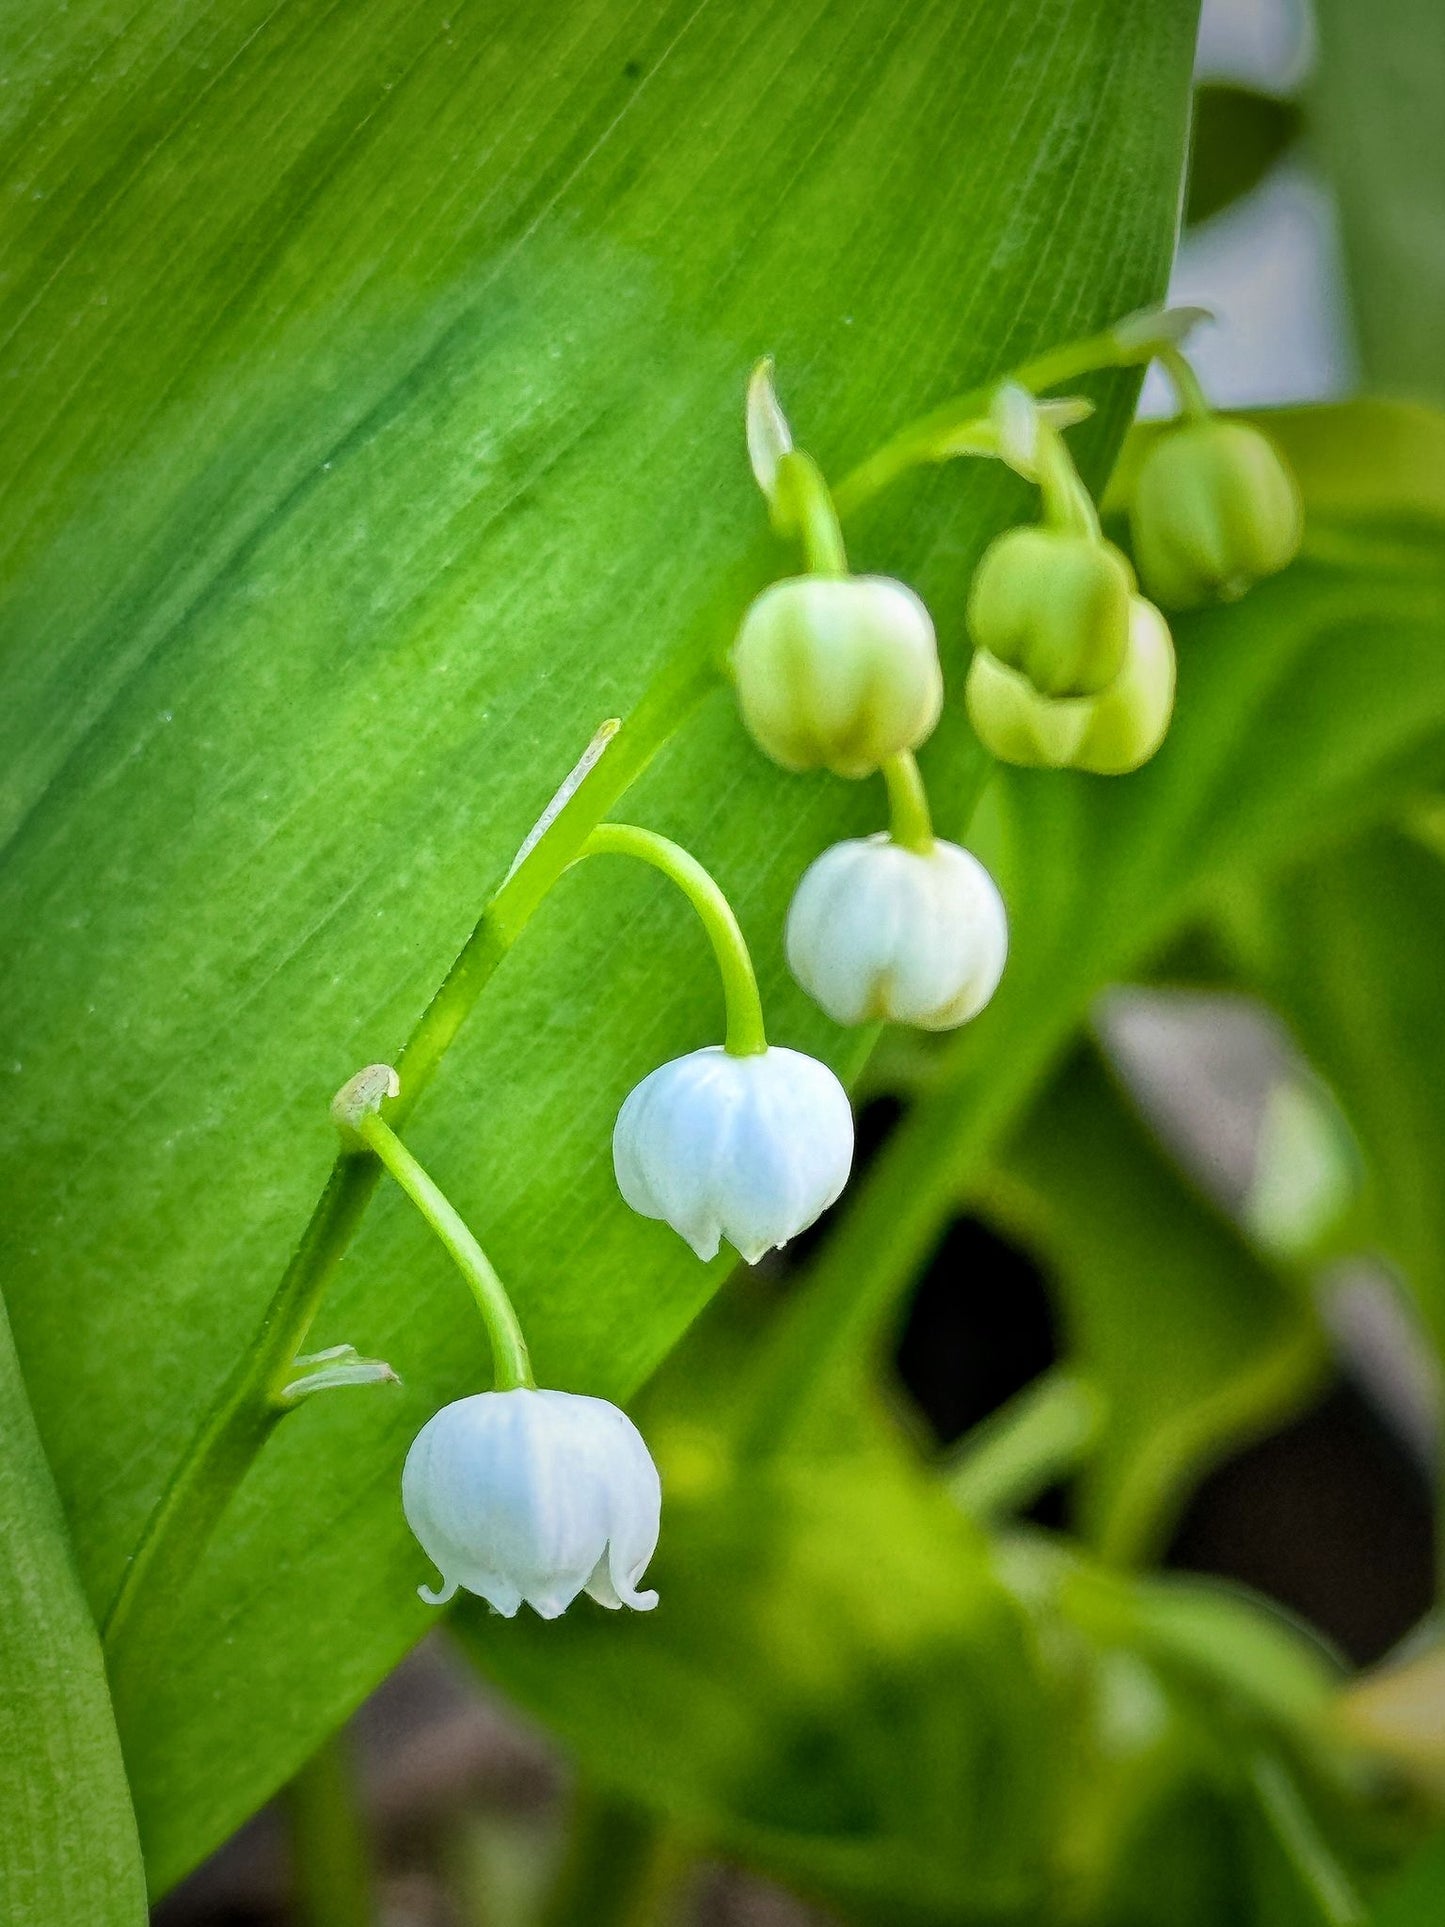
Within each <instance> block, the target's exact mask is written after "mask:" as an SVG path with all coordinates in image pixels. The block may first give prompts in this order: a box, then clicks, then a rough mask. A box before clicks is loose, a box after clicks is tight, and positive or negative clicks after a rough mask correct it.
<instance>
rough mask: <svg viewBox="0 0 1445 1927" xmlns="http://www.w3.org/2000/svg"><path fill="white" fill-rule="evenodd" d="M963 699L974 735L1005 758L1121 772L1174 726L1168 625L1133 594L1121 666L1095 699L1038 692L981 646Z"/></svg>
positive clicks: (1143, 759)
mask: <svg viewBox="0 0 1445 1927" xmlns="http://www.w3.org/2000/svg"><path fill="white" fill-rule="evenodd" d="M965 699H966V701H967V704H968V717H969V721H970V722H971V723H972V724H973V728H974V734H975V735H976V736H977V737H978V739H979V741H980V742H981V743H982V744H983V746H984V748H985V749H987V750H989V751H990V752H991V753H992V754H993V755H995V756H997V757H998V759H999V761H1000V762H1002V763H1017V764H1021V765H1022V766H1023V767H1025V768H1028V769H1083V770H1089V771H1090V772H1092V773H1093V774H1094V775H1096V776H1123V775H1125V774H1126V773H1127V772H1128V771H1129V770H1133V769H1138V767H1139V766H1140V764H1141V763H1147V762H1148V760H1149V758H1150V757H1151V756H1152V755H1153V754H1154V752H1155V750H1156V749H1158V747H1159V745H1160V744H1161V743H1162V742H1163V740H1164V737H1165V733H1166V732H1167V730H1168V728H1169V718H1170V716H1171V714H1172V712H1173V709H1174V644H1173V642H1172V640H1171V638H1170V635H1169V625H1168V624H1167V623H1166V622H1165V620H1164V618H1163V616H1161V615H1160V613H1159V611H1158V610H1157V609H1156V608H1155V607H1154V605H1153V603H1152V602H1146V601H1145V600H1144V598H1143V596H1137V595H1136V596H1131V597H1130V600H1129V648H1128V654H1127V655H1126V657H1125V661H1124V667H1123V668H1122V669H1121V670H1120V672H1119V674H1118V676H1117V677H1116V678H1115V680H1114V681H1113V682H1112V683H1111V684H1110V685H1109V687H1108V688H1107V689H1105V690H1102V691H1101V692H1100V693H1099V694H1098V695H1097V696H1041V695H1040V694H1039V692H1038V691H1037V690H1036V689H1035V688H1034V687H1033V685H1032V683H1030V682H1029V680H1028V679H1027V677H1025V676H1021V675H1020V674H1019V673H1018V671H1017V670H1016V669H1009V668H1007V667H1006V666H1005V665H1004V664H1003V663H1001V662H999V661H997V660H996V659H995V658H994V657H993V656H991V655H990V654H989V653H988V651H987V650H986V649H979V650H977V651H975V653H974V658H973V663H972V666H971V667H970V669H969V672H968V683H967V687H966V690H965Z"/></svg>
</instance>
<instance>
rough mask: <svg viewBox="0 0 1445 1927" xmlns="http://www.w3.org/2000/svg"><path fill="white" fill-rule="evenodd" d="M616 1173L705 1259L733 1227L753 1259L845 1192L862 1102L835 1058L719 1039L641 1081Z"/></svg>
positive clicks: (622, 1125)
mask: <svg viewBox="0 0 1445 1927" xmlns="http://www.w3.org/2000/svg"><path fill="white" fill-rule="evenodd" d="M612 1161H613V1165H614V1167H615V1169H616V1172H617V1184H618V1188H619V1189H620V1190H621V1192H622V1195H623V1197H624V1198H626V1200H627V1202H628V1203H629V1204H630V1205H631V1206H632V1208H633V1210H634V1211H640V1212H641V1213H642V1215H643V1217H645V1218H663V1219H665V1220H666V1221H667V1223H668V1224H670V1225H671V1226H672V1228H673V1230H674V1231H678V1232H680V1233H681V1234H682V1236H683V1237H684V1238H686V1240H687V1242H688V1243H689V1244H690V1245H691V1246H692V1248H693V1250H694V1251H695V1252H696V1253H697V1255H698V1257H699V1258H702V1259H704V1260H706V1259H708V1258H712V1257H715V1256H716V1255H717V1249H718V1245H719V1243H720V1242H721V1240H722V1239H724V1238H726V1239H727V1241H728V1243H729V1244H731V1245H734V1246H736V1248H737V1249H738V1250H739V1251H740V1252H741V1253H742V1255H743V1257H744V1258H746V1260H747V1261H748V1263H749V1264H750V1265H752V1264H756V1263H757V1261H758V1259H759V1258H761V1257H762V1255H763V1253H764V1252H765V1251H770V1250H771V1249H772V1248H773V1247H774V1246H775V1245H784V1244H786V1243H787V1242H788V1240H789V1238H795V1237H796V1236H797V1235H798V1233H799V1232H800V1231H806V1230H807V1228H808V1226H809V1225H810V1224H812V1222H813V1220H814V1219H815V1218H817V1217H818V1216H819V1215H820V1213H822V1212H824V1211H826V1210H827V1208H828V1206H829V1205H830V1204H831V1203H832V1202H833V1200H834V1199H835V1198H836V1197H837V1196H838V1194H839V1192H840V1191H841V1190H842V1189H843V1186H844V1185H845V1184H846V1183H847V1182H848V1172H849V1170H850V1168H851V1166H852V1163H853V1111H852V1107H851V1106H850V1104H849V1102H848V1094H847V1092H846V1091H845V1090H844V1089H843V1086H842V1085H841V1084H840V1083H839V1082H838V1080H837V1078H836V1077H835V1076H834V1075H833V1073H832V1072H831V1071H830V1070H829V1069H828V1067H827V1065H826V1064H820V1063H819V1062H818V1061H817V1059H816V1058H813V1057H805V1056H804V1055H803V1054H802V1052H801V1051H795V1050H781V1049H779V1048H777V1047H776V1046H773V1047H771V1048H769V1049H768V1050H765V1051H761V1052H759V1053H757V1054H756V1055H754V1056H751V1057H735V1056H733V1055H731V1054H730V1053H729V1052H728V1051H726V1050H724V1049H723V1048H722V1046H721V1045H720V1044H712V1045H709V1046H708V1048H707V1049H706V1050H695V1051H692V1052H690V1053H689V1055H688V1056H686V1057H677V1058H674V1059H673V1061H672V1062H671V1063H670V1064H664V1065H662V1067H661V1068H660V1069H659V1070H655V1071H654V1072H653V1073H652V1075H651V1076H650V1077H645V1078H643V1080H642V1082H641V1083H640V1084H639V1085H638V1086H637V1088H636V1090H634V1091H632V1092H631V1093H630V1094H629V1096H628V1098H627V1101H626V1102H625V1103H624V1104H623V1106H622V1109H621V1111H619V1113H618V1116H617V1128H616V1129H615V1130H614V1132H613V1134H612Z"/></svg>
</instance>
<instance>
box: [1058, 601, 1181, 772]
mask: <svg viewBox="0 0 1445 1927" xmlns="http://www.w3.org/2000/svg"><path fill="white" fill-rule="evenodd" d="M1089 709H1090V711H1091V712H1092V713H1091V714H1090V716H1089V720H1088V725H1087V727H1086V728H1085V730H1084V733H1083V735H1082V737H1081V738H1080V740H1079V744H1078V747H1077V749H1076V750H1075V751H1074V754H1073V755H1072V757H1071V758H1070V762H1071V763H1072V765H1073V767H1074V768H1075V769H1086V770H1092V771H1093V773H1094V774H1095V775H1096V776H1124V775H1127V773H1128V772H1129V771H1130V770H1133V769H1138V768H1139V766H1140V764H1141V763H1147V762H1148V760H1149V758H1150V757H1151V756H1152V755H1153V754H1154V752H1155V750H1156V749H1158V747H1159V745H1160V744H1161V743H1162V742H1163V741H1164V738H1165V736H1166V734H1167V733H1168V729H1169V718H1170V717H1171V715H1172V714H1173V713H1174V643H1173V639H1172V638H1171V636H1170V634H1169V625H1168V623H1167V622H1165V620H1164V618H1163V616H1161V615H1160V613H1159V611H1158V610H1157V609H1156V608H1155V607H1154V604H1153V603H1152V602H1146V601H1145V600H1144V598H1143V596H1137V595H1136V596H1134V597H1133V598H1132V600H1131V602H1130V605H1129V654H1128V656H1127V658H1126V660H1125V663H1124V667H1123V669H1122V670H1121V671H1120V673H1119V675H1118V677H1117V678H1116V679H1115V680H1114V681H1113V682H1112V683H1111V684H1110V685H1109V687H1108V688H1107V689H1106V690H1104V692H1103V693H1102V695H1098V696H1095V697H1094V699H1093V701H1092V702H1091V703H1090V704H1089Z"/></svg>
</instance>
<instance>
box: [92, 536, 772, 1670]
mask: <svg viewBox="0 0 1445 1927" xmlns="http://www.w3.org/2000/svg"><path fill="white" fill-rule="evenodd" d="M760 568H761V562H760V561H759V562H758V563H757V564H755V565H754V567H753V568H751V569H750V570H749V571H748V572H747V573H746V575H745V576H743V577H741V578H740V581H739V584H738V585H737V593H736V595H734V596H732V597H730V598H729V606H731V605H732V603H734V602H737V601H740V600H742V599H743V598H744V597H745V596H746V595H747V594H748V593H751V592H753V587H754V584H755V581H756V572H757V571H758V570H760ZM716 665H717V658H716V654H715V652H714V651H713V650H712V649H710V648H707V647H704V646H703V644H702V638H701V637H699V636H693V637H691V638H689V640H688V642H687V643H686V644H685V645H684V646H682V647H680V648H679V649H678V650H677V652H676V653H675V654H674V656H673V657H672V658H671V660H670V661H669V662H668V663H667V664H666V665H665V666H664V668H663V670H662V671H661V673H660V674H659V675H658V677H657V678H656V680H655V681H654V682H653V684H652V686H651V687H650V688H649V690H648V691H647V693H646V694H645V695H644V697H643V699H642V701H641V702H640V703H639V704H638V706H637V708H636V709H635V710H634V711H633V713H632V715H631V716H629V717H628V718H627V720H626V721H625V722H624V723H623V725H622V727H621V729H620V730H619V731H618V732H617V733H616V736H615V739H614V740H611V741H610V742H609V744H608V747H607V748H606V752H605V754H602V755H601V756H600V757H599V756H593V757H592V758H591V760H590V761H588V760H587V758H584V762H586V767H585V769H583V770H582V772H581V774H580V775H578V773H577V772H574V773H573V775H574V777H575V778H576V780H575V781H574V780H573V778H571V777H569V779H568V783H567V784H566V785H564V788H565V789H566V797H565V801H564V802H563V803H562V806H561V807H560V808H559V809H558V810H557V811H556V813H555V815H549V817H548V819H547V821H546V827H545V829H544V830H543V832H542V834H540V835H538V836H535V837H534V838H533V839H529V842H528V845H527V846H526V848H525V854H524V855H523V856H522V857H521V858H520V859H519V860H518V861H517V862H516V863H515V864H514V865H513V867H512V869H511V870H510V871H509V873H508V874H507V876H506V877H505V878H504V879H503V880H502V882H501V883H500V884H499V885H498V887H497V888H496V890H494V891H493V893H492V894H491V896H490V897H489V898H488V900H487V902H486V905H485V907H484V908H483V911H482V914H481V916H480V918H479V919H478V921H477V923H476V925H475V927H474V928H473V930H472V933H471V935H470V936H469V937H468V939H467V941H466V943H465V944H464V945H463V946H462V949H461V951H460V953H459V954H458V956H457V957H456V959H455V961H454V962H453V964H452V966H451V968H450V970H449V971H448V972H447V974H446V977H445V978H444V979H443V981H442V983H441V984H440V986H439V987H438V989H437V991H436V994H435V996H434V997H433V998H432V1000H431V1002H430V1003H429V1004H428V1005H427V1007H426V1010H425V1011H424V1013H423V1014H422V1017H421V1019H420V1021H419V1022H418V1023H417V1025H416V1028H415V1029H414V1030H413V1032H412V1034H411V1036H410V1038H409V1039H408V1040H407V1044H406V1048H405V1049H404V1050H403V1052H402V1053H401V1056H400V1057H399V1058H398V1059H397V1064H398V1068H399V1070H400V1073H401V1094H400V1096H399V1097H398V1098H397V1100H396V1102H395V1104H394V1105H393V1107H392V1111H391V1116H392V1120H393V1122H394V1124H396V1125H398V1126H399V1125H401V1124H402V1123H403V1122H404V1121H405V1119H406V1118H407V1117H408V1116H409V1115H410V1113H411V1110H412V1109H413V1107H414V1106H415V1105H416V1103H417V1102H418V1100H419V1099H420V1098H421V1096H422V1094H423V1093H424V1092H425V1090H426V1089H427V1086H428V1085H429V1084H430V1082H431V1080H432V1078H433V1077H434V1076H435V1074H436V1071H437V1068H438V1066H439V1065H440V1064H441V1061H442V1059H443V1057H444V1056H445V1054H446V1052H447V1050H448V1049H449V1048H450V1046H451V1043H452V1041H453V1039H454V1038H455V1037H456V1035H457V1033H458V1031H460V1029H461V1027H462V1025H463V1023H464V1022H465V1021H466V1018H467V1016H468V1015H469V1013H470V1012H471V1010H472V1008H473V1006H474V1005H475V1004H476V1002H477V999H478V998H479V997H480V995H481V993H482V991H483V989H484V988H485V987H486V984H487V983H488V981H489V980H490V978H491V976H492V973H493V972H494V971H495V970H496V968H497V966H498V965H499V964H500V963H501V961H502V959H503V957H505V956H506V954H507V952H508V951H509V950H510V949H511V947H512V945H513V944H514V943H515V942H516V940H517V938H518V937H519V936H520V935H521V933H522V931H523V930H524V929H525V928H526V926H527V924H528V923H529V922H530V921H531V918H532V917H533V915H534V914H535V912H536V911H537V909H538V907H539V906H540V904H541V903H542V902H543V900H544V899H545V897H546V895H547V892H548V891H549V890H550V889H551V887H552V885H553V884H554V883H556V881H557V879H558V878H559V877H560V876H561V875H562V874H563V872H564V871H565V870H566V868H567V866H568V864H569V863H570V862H571V861H572V859H573V858H574V857H575V856H576V854H577V851H578V850H579V848H580V847H581V845H582V843H583V841H584V840H585V838H586V836H587V833H588V831H589V830H591V829H592V827H593V826H594V825H595V824H596V822H597V821H598V819H599V817H601V816H603V815H604V814H605V813H606V811H607V810H609V809H611V808H613V807H614V806H615V804H616V802H617V799H618V798H619V797H620V796H621V795H622V793H623V792H624V791H625V790H626V789H627V788H628V786H629V785H630V784H631V783H632V782H633V781H634V780H635V779H636V778H637V776H638V775H640V773H641V772H642V770H644V769H645V768H646V767H647V765H648V763H649V762H650V761H651V760H652V758H653V757H654V756H655V755H656V754H657V752H658V750H659V749H661V747H662V745H663V744H664V743H665V742H667V741H668V739H669V738H670V737H671V736H672V735H673V734H674V733H675V732H676V731H677V730H678V729H679V728H680V727H681V725H682V724H683V722H684V721H685V720H686V719H687V717H688V716H689V715H690V714H691V713H692V711H693V710H694V709H695V708H696V707H697V705H698V704H699V703H700V702H701V701H702V699H703V698H704V697H705V696H706V695H708V694H709V693H710V692H711V691H713V690H716V689H719V688H721V686H722V681H721V677H720V675H719V673H718V669H717V666H716ZM589 754H590V751H589ZM381 1172H382V1167H381V1165H380V1163H379V1162H378V1161H377V1159H376V1156H375V1155H374V1153H373V1152H372V1151H371V1150H370V1149H368V1148H367V1147H366V1146H364V1145H362V1144H360V1143H352V1144H349V1145H346V1146H343V1148H342V1150H341V1152H340V1153H339V1154H338V1156H337V1159H336V1162H335V1164H334V1165H333V1166H332V1169H331V1175H330V1177H329V1178H328V1180H327V1183H326V1187H325V1189H324V1190H323V1191H322V1193H321V1196H320V1198H319V1199H318V1201H317V1203H316V1207H315V1209H314V1210H313V1212H312V1214H311V1219H310V1222H309V1223H308V1224H307V1226H306V1228H305V1230H304V1231H303V1233H302V1235H301V1239H300V1242H299V1243H298V1245H297V1246H296V1249H295V1251H294V1252H293V1253H292V1256H291V1259H290V1261H289V1263H288V1264H287V1266H286V1269H285V1271H284V1272H283V1273H282V1276H281V1279H280V1282H279V1283H278V1285H277V1287H276V1290H275V1293H274V1294H273V1296H272V1298H271V1301H270V1303H269V1304H268V1305H267V1307H266V1310H265V1312H264V1314H263V1315H262V1318H261V1322H260V1325H259V1327H258V1329H257V1331H256V1335H255V1337H254V1338H253V1340H252V1342H251V1344H250V1345H249V1347H248V1348H247V1349H246V1350H245V1351H244V1352H243V1353H242V1355H241V1356H240V1357H239V1358H238V1359H237V1360H236V1363H235V1365H234V1366H233V1367H232V1369H231V1371H230V1373H229V1374H228V1375H227V1377H226V1378H225V1380H224V1381H223V1383H222V1384H221V1385H220V1386H219V1388H218V1389H217V1391H216V1394H215V1396H214V1397H213V1399H212V1400H211V1403H210V1405H209V1406H208V1407H207V1409H206V1412H205V1415H204V1416H203V1417H202V1419H201V1421H200V1424H199V1425H198V1426H197V1428H196V1431H195V1432H194V1433H193V1434H192V1436H191V1439H190V1442H189V1444H188V1445H187V1447H186V1450H185V1452H184V1454H183V1455H182V1457H181V1459H180V1461H179V1462H178V1464H177V1465H176V1467H175V1470H174V1471H173V1473H172V1474H171V1477H170V1479H169V1480H168V1482H167V1484H166V1486H165V1488H164V1490H163V1491H162V1492H161V1494H160V1497H159V1498H158V1499H157V1500H156V1503H155V1505H154V1507H153V1508H152V1510H151V1513H150V1516H149V1518H148V1519H147V1520H146V1523H145V1528H144V1530H143V1531H142V1533H141V1537H140V1540H139V1542H138V1544H137V1545H136V1548H135V1551H134V1552H133V1553H132V1555H131V1557H130V1560H129V1562H128V1563H127V1565H126V1568H125V1571H124V1573H123V1574H122V1576H121V1581H120V1584H119V1587H118V1588H117V1591H116V1595H115V1598H114V1600H113V1601H112V1603H111V1606H110V1610H109V1612H108V1613H107V1615H106V1618H105V1623H104V1627H103V1637H104V1642H105V1652H106V1665H107V1669H108V1671H109V1673H110V1679H111V1690H112V1693H113V1694H114V1695H115V1697H116V1699H117V1702H118V1703H121V1702H124V1703H125V1704H127V1705H130V1704H140V1703H143V1702H144V1699H145V1696H146V1691H147V1680H148V1677H149V1674H148V1669H149V1668H151V1667H153V1666H157V1665H163V1664H164V1641H165V1633H166V1629H167V1627H168V1625H169V1623H170V1620H171V1618H172V1617H173V1615H174V1613H175V1610H176V1601H177V1599H178V1598H179V1596H180V1595H181V1593H182V1592H183V1590H184V1588H185V1586H186V1584H187V1583H188V1581H189V1579H190V1576H191V1573H192V1571H193V1570H194V1568H195V1565H196V1562H197V1560H198V1558H199V1556H200V1554H201V1552H202V1550H203V1549H204V1548H205V1546H206V1545H207V1544H208V1542H209V1540H210V1538H211V1535H212V1533H213V1532H214V1531H215V1528H216V1525H217V1522H218V1521H219V1520H220V1518H221V1517H222V1515H223V1514H224V1512H225V1510H226V1508H227V1506H228V1505H229V1503H230V1501H231V1498H232V1495H233V1494H234V1493H235V1491H236V1488H237V1487H238V1486H239V1485H240V1483H241V1481H242V1479H243V1478H244V1477H245V1475H246V1473H247V1471H248V1469H249V1468H250V1466H251V1465H252V1464H253V1462H254V1461H255V1459H256V1456H257V1454H258V1453H259V1452H260V1450H261V1448H262V1446H263V1445H264V1444H265V1443H266V1440H267V1439H268V1438H269V1437H270V1435H271V1432H272V1431H273V1430H274V1428H275V1426H276V1425H277V1424H278V1423H279V1422H280V1420H281V1419H282V1417H284V1415H285V1414H286V1412H287V1411H289V1410H291V1409H292V1406H291V1403H290V1402H289V1401H288V1399H287V1396H286V1394H287V1387H288V1385H289V1384H290V1382H291V1380H292V1378H293V1375H294V1365H295V1359H296V1354H297V1353H298V1352H299V1351H300V1350H301V1349H302V1348H303V1347H304V1345H305V1342H306V1335H307V1333H308V1331H309V1330H310V1328H311V1325H312V1322H313V1320H314V1319H315V1316H316V1311H317V1308H318V1306H319V1305H320V1303H321V1300H322V1298H323V1296H324V1295H325V1292H326V1288H327V1286H328V1285H329V1284H330V1282H331V1280H332V1278H333V1277H334V1276H335V1274H336V1270H337V1267H338V1266H339V1265H340V1263H341V1260H342V1258H343V1257H344V1255H345V1253H346V1250H347V1248H348V1246H349V1245H350V1243H351V1240H352V1238H353V1237H354V1235H355V1233H356V1230H357V1227H358V1226H359V1224H360V1223H361V1220H362V1218H363V1216H364V1215H365V1212H366V1207H367V1205H368V1204H369V1203H370V1202H371V1198H372V1195H373V1193H374V1192H375V1190H376V1188H377V1185H378V1183H379V1182H380V1179H381Z"/></svg>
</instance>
